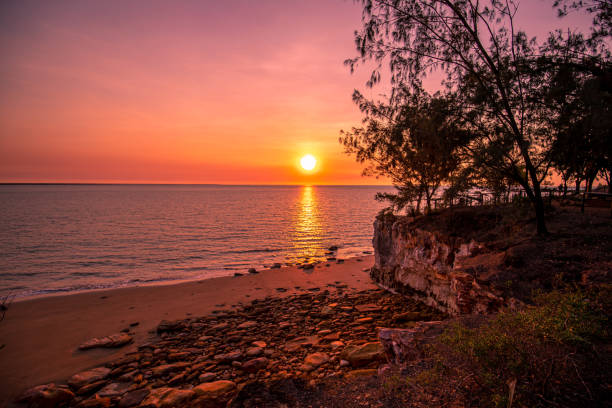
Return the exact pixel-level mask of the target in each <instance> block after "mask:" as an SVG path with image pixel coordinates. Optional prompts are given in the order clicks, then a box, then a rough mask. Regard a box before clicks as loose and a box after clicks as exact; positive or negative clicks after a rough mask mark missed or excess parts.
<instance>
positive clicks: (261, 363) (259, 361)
mask: <svg viewBox="0 0 612 408" xmlns="http://www.w3.org/2000/svg"><path fill="white" fill-rule="evenodd" d="M267 365H268V359H267V358H265V357H259V358H254V359H252V360H249V361H247V362H245V363H244V364H242V367H241V368H242V371H245V372H247V373H255V372H257V371H259V370H261V369H263V368H266V366H267Z"/></svg>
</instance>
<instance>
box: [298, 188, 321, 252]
mask: <svg viewBox="0 0 612 408" xmlns="http://www.w3.org/2000/svg"><path fill="white" fill-rule="evenodd" d="M296 207H297V208H296V212H295V216H294V228H293V230H294V237H293V239H292V244H293V249H294V253H295V256H296V258H299V259H301V260H312V259H313V258H320V257H322V256H323V252H324V251H323V247H322V243H323V234H322V232H323V228H322V223H321V214H320V210H319V202H318V200H317V194H316V190H315V188H314V187H312V186H304V187H303V188H302V190H301V192H300V199H299V201H298V202H297V206H296Z"/></svg>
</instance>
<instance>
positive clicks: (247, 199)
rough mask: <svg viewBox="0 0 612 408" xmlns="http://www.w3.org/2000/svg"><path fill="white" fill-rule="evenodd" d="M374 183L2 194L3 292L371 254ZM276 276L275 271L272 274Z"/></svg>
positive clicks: (22, 188) (78, 188) (79, 188)
mask: <svg viewBox="0 0 612 408" xmlns="http://www.w3.org/2000/svg"><path fill="white" fill-rule="evenodd" d="M390 190H391V188H388V187H371V186H367V187H366V186H312V187H303V186H210V185H207V186H204V185H4V186H0V294H4V295H6V294H8V293H11V294H13V295H16V296H18V297H22V296H31V295H36V294H45V293H53V292H70V291H78V290H85V289H95V288H109V287H120V286H129V285H138V284H143V283H149V282H165V281H173V280H185V279H201V278H210V277H216V276H224V275H233V274H234V273H235V272H246V271H247V269H248V268H250V267H255V268H258V269H261V268H262V267H263V266H264V265H270V264H272V263H273V262H281V263H286V262H291V263H295V262H302V261H306V260H321V259H325V252H326V251H327V248H328V247H330V246H331V245H338V246H340V249H339V251H338V256H339V257H350V256H356V255H360V254H362V253H363V252H364V251H371V250H372V242H371V240H372V233H373V227H372V223H373V221H374V216H375V215H376V213H377V212H378V210H379V209H380V208H382V207H383V205H382V204H381V203H378V202H376V201H375V200H374V195H375V194H376V192H377V191H390ZM279 273H281V272H279Z"/></svg>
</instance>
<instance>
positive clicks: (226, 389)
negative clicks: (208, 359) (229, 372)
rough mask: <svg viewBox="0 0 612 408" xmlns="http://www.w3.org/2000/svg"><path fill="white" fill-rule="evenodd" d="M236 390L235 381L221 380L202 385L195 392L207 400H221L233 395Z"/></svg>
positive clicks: (194, 389)
mask: <svg viewBox="0 0 612 408" xmlns="http://www.w3.org/2000/svg"><path fill="white" fill-rule="evenodd" d="M235 389H236V383H234V382H233V381H227V380H220V381H214V382H209V383H204V384H200V385H198V386H197V387H194V388H193V392H195V393H196V395H198V396H199V397H203V398H205V399H220V398H222V397H224V396H227V395H228V394H230V393H232V392H233V391H234V390H235Z"/></svg>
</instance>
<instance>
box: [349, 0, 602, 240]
mask: <svg viewBox="0 0 612 408" xmlns="http://www.w3.org/2000/svg"><path fill="white" fill-rule="evenodd" d="M362 3H363V27H362V29H361V30H360V31H358V32H357V33H356V37H355V40H356V45H357V50H358V51H359V56H358V57H356V58H353V59H350V60H347V64H348V65H349V66H350V67H351V70H353V69H355V67H356V66H358V65H359V64H361V63H365V62H371V61H374V62H376V64H377V66H376V69H374V70H373V72H372V74H371V76H370V80H369V81H368V85H369V86H373V85H374V84H376V83H377V82H379V81H381V78H382V77H381V69H382V65H383V63H388V65H389V69H390V73H391V85H392V87H393V90H392V93H391V95H390V96H389V104H388V105H387V106H386V108H385V110H384V112H385V114H386V115H387V116H393V113H394V110H401V109H402V107H401V103H398V101H399V102H403V100H404V99H405V98H401V97H400V98H398V97H397V96H398V94H400V95H406V94H408V95H410V94H416V93H420V92H421V83H422V81H423V79H425V78H427V77H428V76H431V75H432V73H436V74H438V75H439V74H442V75H443V76H444V78H445V79H444V80H443V85H444V86H445V89H446V91H445V95H444V96H443V97H441V98H440V100H443V101H447V102H449V101H452V106H453V108H452V109H449V110H448V111H449V112H451V113H452V114H453V115H455V118H454V124H455V126H457V127H458V128H460V129H461V130H463V131H464V132H466V133H467V134H469V135H470V137H467V138H465V139H463V144H462V145H461V146H458V147H460V149H459V148H458V149H457V150H458V154H457V157H458V158H459V159H460V160H459V162H458V163H457V170H456V171H453V172H452V173H454V174H453V175H452V177H450V179H449V180H450V182H454V183H455V184H454V185H453V186H452V187H454V188H452V189H451V190H450V193H451V194H454V193H456V191H457V190H459V189H460V188H459V187H460V186H461V187H465V186H467V185H469V184H470V183H478V184H479V185H483V184H488V185H489V187H492V189H493V190H494V191H495V192H496V193H497V194H498V195H502V194H504V192H505V191H507V189H508V186H509V185H511V184H518V185H520V186H521V187H522V188H523V189H524V191H525V192H526V194H527V196H528V197H529V199H530V201H531V202H532V204H533V206H534V209H535V213H536V221H537V227H538V232H539V233H545V232H546V226H545V221H544V203H543V200H542V194H541V191H540V185H541V183H542V181H543V180H544V178H545V177H546V176H547V175H548V174H549V171H550V169H551V166H552V164H553V163H552V158H553V155H552V154H551V146H552V145H553V144H554V142H555V137H557V136H558V135H560V133H558V132H555V131H553V130H554V129H553V127H554V126H555V125H557V124H559V123H561V122H562V121H563V120H565V121H567V116H563V115H562V114H560V113H559V109H562V108H563V106H564V104H556V105H555V104H552V105H551V104H547V103H545V102H546V97H547V96H548V93H549V83H550V81H551V79H552V78H553V77H554V76H555V75H556V73H557V71H558V67H559V66H560V64H561V63H563V64H564V66H568V67H573V68H574V69H579V70H581V72H582V73H583V77H584V78H588V77H589V75H593V74H595V73H601V72H606V70H608V67H609V62H608V61H609V53H608V52H607V48H606V43H605V42H604V41H602V40H601V33H603V31H602V30H599V31H600V34H599V36H595V35H592V36H591V37H589V38H585V37H584V35H583V34H581V33H573V32H568V33H563V32H561V31H556V32H554V33H551V35H550V36H549V38H548V39H547V41H546V42H544V43H538V42H537V41H536V39H535V38H529V37H528V36H527V34H526V33H525V32H523V31H520V30H516V29H515V26H516V25H515V21H514V17H515V15H516V12H517V9H518V2H515V1H512V0H506V1H502V0H488V1H476V0H460V1H452V0H362ZM578 3H579V4H578ZM595 3H598V2H597V1H595ZM583 4H584V3H583V2H582V1H579V2H576V4H574V3H567V2H564V1H563V0H560V1H557V2H556V3H555V5H556V6H557V7H558V8H559V10H560V12H561V14H563V13H564V12H566V11H567V7H570V8H572V7H581V6H582V5H583ZM587 10H589V11H591V12H593V13H598V14H596V17H595V19H596V23H597V24H600V26H601V27H604V25H603V24H604V23H605V21H607V20H606V18H608V17H609V13H608V12H607V11H606V10H607V6H602V7H598V6H597V4H595V6H593V7H588V5H587ZM606 16H608V17H606ZM579 99H580V98H577V100H579ZM549 100H550V98H549ZM358 103H359V104H360V106H361V107H363V106H364V105H365V102H364V101H363V99H362V97H360V98H359V102H358ZM372 104H373V103H372ZM591 108H593V105H588V106H587V109H586V111H585V110H582V111H580V112H579V113H580V115H581V116H582V117H584V116H588V115H589V114H590V113H589V112H590V111H589V109H591ZM362 110H363V109H362ZM587 111H588V112H587ZM574 112H578V111H577V110H574ZM551 118H558V119H560V120H558V121H557V122H553V121H551V120H550V119H551ZM368 120H369V118H366V121H368ZM589 123H592V121H590V122H589ZM583 124H584V123H583ZM370 130H372V129H370ZM576 131H577V129H574V131H573V133H572V135H574V134H575V133H576ZM383 134H384V132H383ZM377 135H378V136H379V135H381V133H377V132H371V133H370V137H371V139H370V140H368V142H369V143H370V144H372V145H374V144H376V140H375V138H376V136H377ZM353 136H357V137H359V136H361V134H355V133H354V132H353ZM343 142H344V143H345V145H346V144H347V143H346V139H344V140H343ZM349 145H350V144H349ZM558 145H559V146H560V147H561V148H564V149H566V150H567V149H568V148H567V146H566V144H564V143H561V144H558ZM347 151H348V152H349V153H358V151H356V150H352V151H351V150H350V149H347ZM358 160H359V161H362V162H363V161H368V160H370V158H368V157H366V156H364V155H361V156H359V155H358ZM379 170H381V171H380V172H381V173H384V170H385V168H384V167H383V168H380V169H379ZM386 174H387V175H390V173H388V172H387V173H386ZM409 176H410V174H407V175H403V176H401V177H395V176H394V175H392V178H393V179H394V183H395V184H397V185H403V186H404V187H405V188H404V190H403V191H401V192H400V196H401V200H400V202H401V203H403V202H404V201H406V200H408V198H409V197H411V196H412V197H417V198H418V197H419V194H418V192H419V189H418V188H417V187H415V186H414V185H413V184H411V183H413V181H412V179H411V178H410V177H409ZM401 179H403V181H402V182H399V181H398V180H401ZM483 181H484V182H485V183H483ZM417 184H418V183H417ZM408 192H410V193H411V194H408Z"/></svg>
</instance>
